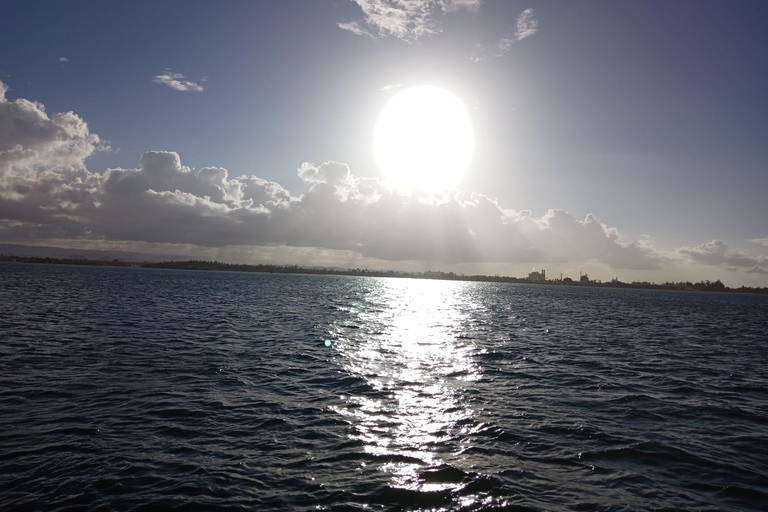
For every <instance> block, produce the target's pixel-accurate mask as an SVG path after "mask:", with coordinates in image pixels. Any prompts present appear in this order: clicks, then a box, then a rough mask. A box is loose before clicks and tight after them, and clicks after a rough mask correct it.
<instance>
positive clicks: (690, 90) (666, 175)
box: [0, 0, 768, 286]
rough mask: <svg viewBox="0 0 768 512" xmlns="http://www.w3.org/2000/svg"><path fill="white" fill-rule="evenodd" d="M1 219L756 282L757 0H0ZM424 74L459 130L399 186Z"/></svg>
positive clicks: (9, 226) (625, 274) (600, 273)
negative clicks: (449, 98)
mask: <svg viewBox="0 0 768 512" xmlns="http://www.w3.org/2000/svg"><path fill="white" fill-rule="evenodd" d="M1 9H2V16H0V84H1V85H0V242H3V243H19V244H26V245H47V246H57V247H72V248H92V249H115V250H117V249H119V250H132V251H138V252H143V253H153V254H167V255H174V256H189V257H195V258H204V259H219V260H224V261H230V262H242V263H255V262H269V263H290V264H294V263H296V264H302V265H322V266H339V267H353V268H355V267H361V268H362V267H367V268H376V269H394V270H417V271H419V270H444V271H454V272H463V273H485V274H500V275H514V276H525V275H526V274H527V273H528V272H530V271H532V270H534V269H536V270H540V269H546V271H547V275H548V277H559V275H560V273H562V274H563V275H564V276H570V277H578V274H579V272H588V273H589V276H590V278H594V279H601V280H604V281H605V280H609V279H611V278H613V277H618V278H619V279H621V280H622V281H633V280H640V281H655V282H662V281H666V280H673V281H687V280H690V281H698V280H702V279H710V280H713V281H714V280H715V279H721V280H722V281H723V282H724V283H725V284H727V285H729V286H740V285H747V286H768V97H767V93H766V91H768V59H766V58H765V54H766V50H767V49H768V31H766V30H764V20H765V19H766V16H768V3H766V2H764V1H748V0H744V1H740V2H729V1H724V0H723V1H706V0H701V1H686V0H681V1H676V2H667V1H642V2H641V1H637V2H615V1H607V0H569V1H557V2H548V1H533V0H529V1H524V2H523V1H515V0H500V1H494V0H482V1H481V0H414V1H410V2H408V1H404V0H308V1H290V2H282V1H272V2H268V1H258V2H253V1H247V2H246V1H237V0H232V1H228V2H208V1H206V2H200V1H190V0H183V1H169V0H153V1H141V0H138V1H130V2H128V1H123V2H121V1H112V2H102V1H66V2H60V1H39V0H24V1H16V0H6V1H5V2H3V5H2V8H1ZM425 85H428V86H433V87H437V88H440V89H442V90H445V91H448V92H449V93H450V94H452V95H454V96H455V97H456V98H458V99H459V100H460V102H461V103H462V104H463V105H464V106H465V108H466V111H467V113H468V114H469V119H470V120H471V127H472V129H473V133H474V152H473V153H472V158H471V161H470V164H469V167H468V168H467V169H466V171H465V172H464V174H463V178H462V179H461V180H460V181H459V182H458V183H456V184H455V187H454V188H453V189H451V190H444V191H440V192H431V193H429V192H424V191H419V190H407V189H398V188H397V186H393V185H392V184H391V183H390V182H388V181H387V174H386V172H385V170H383V169H382V168H380V166H379V165H378V163H377V159H376V158H375V155H374V150H373V146H374V143H373V142H374V141H373V137H374V131H375V127H376V123H377V120H378V118H379V115H380V113H381V112H382V110H383V109H384V108H385V106H386V105H387V104H388V102H390V101H391V100H392V99H393V98H395V97H397V95H398V94H399V93H400V92H402V91H406V90H409V88H412V87H417V86H425Z"/></svg>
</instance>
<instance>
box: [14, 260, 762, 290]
mask: <svg viewBox="0 0 768 512" xmlns="http://www.w3.org/2000/svg"><path fill="white" fill-rule="evenodd" d="M0 262H15V263H36V264H57V265H81V266H92V267H93V266H95V267H134V268H157V269H175V270H204V271H219V272H221V271H224V272H256V273H262V274H312V275H335V276H361V277H397V278H405V279H438V280H444V281H471V282H483V283H518V284H547V285H553V286H574V287H582V288H631V289H638V290H671V291H693V292H725V293H756V294H768V287H767V288H759V287H747V286H741V287H739V288H730V287H728V286H725V285H724V284H723V283H722V282H721V281H720V280H717V281H714V282H711V281H701V282H698V283H691V282H678V283H663V284H656V283H648V282H637V281H635V282H632V283H624V282H621V281H618V280H613V281H611V282H607V283H603V282H600V281H588V282H585V283H581V282H578V281H566V280H559V279H551V280H545V281H532V280H530V279H528V278H520V277H508V276H486V275H480V274H477V275H465V274H456V273H454V272H440V271H434V272H400V271H394V270H368V269H360V268H356V269H335V268H315V267H301V266H299V265H267V264H258V265H247V264H242V263H223V262H219V261H203V260H187V261H163V262H159V263H152V262H131V261H123V260H117V259H113V260H95V259H87V258H50V257H39V256H14V255H7V254H3V255H0ZM566 279H567V278H566Z"/></svg>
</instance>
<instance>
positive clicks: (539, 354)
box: [0, 264, 768, 510]
mask: <svg viewBox="0 0 768 512" xmlns="http://www.w3.org/2000/svg"><path fill="white" fill-rule="evenodd" d="M326 339H330V340H332V343H331V346H330V347H327V346H326V345H325V343H324V340H326ZM767 368H768V300H767V298H766V297H759V296H749V295H723V294H698V293H675V292H654V291H640V290H599V289H579V288H564V287H550V286H530V285H503V284H482V283H461V282H441V281H415V280H398V279H368V278H349V277H331V276H300V275H261V274H237V273H203V272H183V271H152V270H140V269H109V268H85V267H64V266H50V265H48V266H45V265H38V266H33V265H21V264H0V510H75V509H77V510H89V509H90V510H175V509H183V510H256V509H261V510H317V509H320V510H363V509H369V510H382V509H383V510H653V509H656V510H673V509H684V510H766V507H767V506H768V477H766V475H768V369H767Z"/></svg>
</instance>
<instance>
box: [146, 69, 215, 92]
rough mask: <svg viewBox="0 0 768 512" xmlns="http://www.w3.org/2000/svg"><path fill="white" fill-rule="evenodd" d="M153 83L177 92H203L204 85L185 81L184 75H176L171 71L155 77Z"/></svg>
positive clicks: (167, 70) (168, 70)
mask: <svg viewBox="0 0 768 512" xmlns="http://www.w3.org/2000/svg"><path fill="white" fill-rule="evenodd" d="M152 81H153V82H155V83H158V84H163V85H167V86H168V87H170V88H171V89H174V90H176V91H194V92H203V86H202V85H200V84H196V83H195V82H190V81H188V80H185V77H184V75H183V74H181V73H174V72H173V71H172V70H170V69H166V70H165V71H164V72H163V73H162V74H160V75H157V76H155V78H153V79H152Z"/></svg>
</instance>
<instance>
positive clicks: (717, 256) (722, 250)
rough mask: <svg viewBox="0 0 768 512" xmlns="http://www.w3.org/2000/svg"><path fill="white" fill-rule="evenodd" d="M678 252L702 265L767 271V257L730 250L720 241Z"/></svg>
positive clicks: (684, 248) (682, 249) (686, 248)
mask: <svg viewBox="0 0 768 512" xmlns="http://www.w3.org/2000/svg"><path fill="white" fill-rule="evenodd" d="M678 252H679V253H680V255H682V256H683V257H684V258H687V259H690V260H692V261H695V262H697V263H703V264H704V265H712V266H720V265H726V266H731V267H740V268H744V267H756V268H760V269H768V257H766V256H751V255H750V254H748V253H746V252H744V251H741V250H738V249H730V248H729V247H728V246H727V245H726V244H725V243H724V242H722V241H720V240H712V241H711V242H707V243H705V244H701V245H698V246H696V247H683V248H681V249H678Z"/></svg>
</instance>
